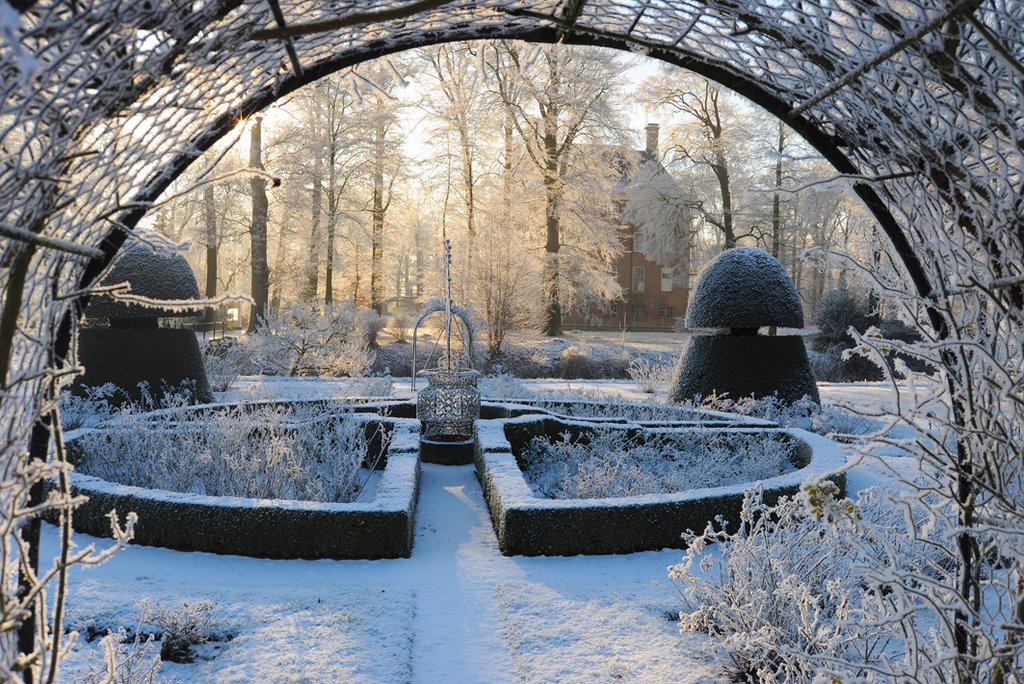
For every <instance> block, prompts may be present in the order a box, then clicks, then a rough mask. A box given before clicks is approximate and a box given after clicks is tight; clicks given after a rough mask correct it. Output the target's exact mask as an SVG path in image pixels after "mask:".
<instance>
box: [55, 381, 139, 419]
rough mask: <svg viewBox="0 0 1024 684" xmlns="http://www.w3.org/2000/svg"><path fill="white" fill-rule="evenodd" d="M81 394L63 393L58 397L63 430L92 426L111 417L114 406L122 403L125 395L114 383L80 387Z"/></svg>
mask: <svg viewBox="0 0 1024 684" xmlns="http://www.w3.org/2000/svg"><path fill="white" fill-rule="evenodd" d="M81 391H82V393H83V394H84V395H85V396H82V395H79V394H72V393H71V392H70V391H65V392H64V393H62V394H61V396H60V420H61V425H62V426H63V428H64V429H65V430H75V429H77V428H80V427H86V426H92V425H95V424H97V423H99V422H102V421H103V420H105V419H107V418H109V417H110V416H111V415H113V412H114V406H115V405H118V404H121V403H122V402H123V401H124V398H125V396H126V395H125V393H124V392H123V391H122V390H121V389H120V388H119V387H118V386H117V385H115V384H114V383H112V382H108V383H106V384H104V385H100V386H99V387H82V390H81Z"/></svg>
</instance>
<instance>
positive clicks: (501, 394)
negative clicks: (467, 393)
mask: <svg viewBox="0 0 1024 684" xmlns="http://www.w3.org/2000/svg"><path fill="white" fill-rule="evenodd" d="M480 394H481V395H482V396H484V397H486V398H488V399H517V400H530V399H534V398H536V394H535V393H534V392H532V391H530V389H528V388H527V387H526V385H524V384H523V382H522V381H521V380H520V379H519V378H517V377H516V376H514V375H512V374H511V373H498V374H496V375H486V376H484V377H482V378H480Z"/></svg>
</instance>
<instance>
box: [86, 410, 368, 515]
mask: <svg viewBox="0 0 1024 684" xmlns="http://www.w3.org/2000/svg"><path fill="white" fill-rule="evenodd" d="M381 436H382V437H383V438H384V439H385V440H386V438H387V434H386V433H383V432H382V433H381ZM78 443H79V445H80V447H81V454H82V457H81V461H80V463H79V465H78V470H79V471H80V472H82V473H84V474H86V475H93V476H96V477H99V478H102V479H104V480H108V481H111V482H117V483H120V484H126V485H134V486H137V487H145V488H150V489H164V490H170V491H175V492H184V493H191V494H200V495H210V496H233V497H248V498H260V499H298V500H305V501H323V502H338V503H343V502H348V501H352V500H353V499H354V498H355V497H357V496H358V495H359V492H360V490H361V489H362V487H363V486H364V485H365V484H366V479H367V474H366V473H365V471H363V470H361V469H360V466H361V465H362V464H363V462H364V459H366V458H367V457H368V453H367V446H368V440H367V436H366V422H365V420H363V419H362V417H361V416H356V415H355V414H352V413H349V412H333V413H332V412H329V411H325V410H324V409H323V408H322V407H289V406H272V405H267V406H258V405H257V406H235V407H222V408H213V409H209V410H206V411H204V412H202V413H192V414H177V413H174V412H170V413H164V414H158V415H152V414H143V413H139V412H137V411H134V410H131V409H127V410H123V411H120V412H118V413H117V415H115V417H114V418H112V419H110V420H108V421H107V422H106V423H104V424H103V425H102V427H101V428H99V429H95V430H88V431H86V432H84V434H82V436H81V437H80V438H79V440H78ZM378 458H379V455H378ZM371 466H372V463H371Z"/></svg>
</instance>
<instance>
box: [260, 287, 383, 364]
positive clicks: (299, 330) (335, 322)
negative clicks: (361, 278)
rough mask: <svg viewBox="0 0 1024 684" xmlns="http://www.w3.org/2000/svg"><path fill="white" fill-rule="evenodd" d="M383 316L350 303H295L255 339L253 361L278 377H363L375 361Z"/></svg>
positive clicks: (265, 323) (274, 316)
mask: <svg viewBox="0 0 1024 684" xmlns="http://www.w3.org/2000/svg"><path fill="white" fill-rule="evenodd" d="M378 324H379V317H377V316H376V314H372V315H371V314H368V313H367V312H365V311H361V310H359V309H357V308H355V307H353V306H351V305H349V304H332V305H328V306H325V307H320V306H317V305H314V304H309V303H301V304H292V305H290V306H287V307H284V308H282V309H281V310H280V311H279V312H272V313H270V314H268V316H267V317H266V319H264V320H263V321H262V322H261V323H260V325H259V326H258V327H257V329H256V331H255V332H254V333H252V334H251V335H250V337H249V345H250V347H251V349H252V352H251V353H252V362H253V364H255V365H256V366H257V367H258V368H259V369H261V370H263V371H265V372H268V373H272V374H275V375H342V376H352V377H356V376H360V375H363V374H364V373H365V372H366V369H367V368H369V367H370V365H371V364H372V363H373V353H372V352H371V351H370V349H369V346H370V343H369V342H368V340H367V334H368V333H372V335H373V338H374V340H376V333H377V330H379V328H378V327H377V326H378Z"/></svg>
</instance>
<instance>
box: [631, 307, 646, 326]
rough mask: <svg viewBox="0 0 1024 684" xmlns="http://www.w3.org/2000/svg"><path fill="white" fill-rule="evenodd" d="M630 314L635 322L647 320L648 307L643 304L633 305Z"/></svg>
mask: <svg viewBox="0 0 1024 684" xmlns="http://www.w3.org/2000/svg"><path fill="white" fill-rule="evenodd" d="M629 313H630V315H631V316H632V317H633V321H634V322H635V321H643V320H645V319H646V318H647V307H646V306H644V305H643V304H633V305H632V306H631V307H630V308H629Z"/></svg>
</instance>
